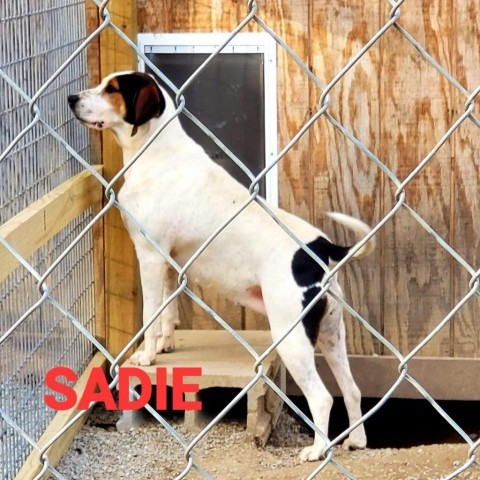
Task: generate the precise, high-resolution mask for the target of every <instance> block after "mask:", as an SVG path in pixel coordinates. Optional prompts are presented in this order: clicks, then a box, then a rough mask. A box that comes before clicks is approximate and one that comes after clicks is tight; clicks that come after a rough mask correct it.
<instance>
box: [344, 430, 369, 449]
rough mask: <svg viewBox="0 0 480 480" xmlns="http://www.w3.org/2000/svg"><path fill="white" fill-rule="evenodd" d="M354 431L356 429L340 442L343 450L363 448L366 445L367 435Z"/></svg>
mask: <svg viewBox="0 0 480 480" xmlns="http://www.w3.org/2000/svg"><path fill="white" fill-rule="evenodd" d="M355 432H356V430H354V431H353V432H352V433H351V434H350V436H349V437H347V439H346V440H345V441H344V442H343V443H342V448H343V449H344V450H363V449H364V448H365V447H366V446H367V437H366V436H365V434H362V433H361V432H360V433H355Z"/></svg>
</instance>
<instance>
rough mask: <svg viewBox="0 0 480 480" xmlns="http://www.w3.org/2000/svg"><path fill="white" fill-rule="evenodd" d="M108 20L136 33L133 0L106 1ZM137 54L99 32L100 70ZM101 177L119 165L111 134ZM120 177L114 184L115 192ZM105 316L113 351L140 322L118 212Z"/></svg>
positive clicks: (112, 218) (111, 220)
mask: <svg viewBox="0 0 480 480" xmlns="http://www.w3.org/2000/svg"><path fill="white" fill-rule="evenodd" d="M108 11H109V12H110V15H111V18H112V22H113V23H115V25H117V26H118V27H119V28H121V29H122V30H123V32H124V33H125V34H126V35H128V36H129V37H130V38H136V35H137V2H136V0H122V1H113V2H110V3H109V5H108ZM136 61H137V57H136V55H135V54H134V52H133V51H132V50H131V49H130V47H129V46H128V45H126V43H125V42H124V41H123V40H122V39H120V38H119V37H118V35H117V34H116V33H115V32H114V31H113V30H112V29H109V28H108V29H106V30H105V31H104V32H103V33H102V35H101V36H100V73H101V76H102V77H104V76H105V75H108V74H109V73H112V72H115V71H122V70H132V69H133V70H136ZM102 155H103V164H104V171H103V174H104V177H105V178H106V179H107V180H108V181H110V180H111V179H112V178H113V176H114V175H115V174H116V173H117V172H118V170H119V169H120V168H121V166H122V165H123V159H122V152H121V149H120V147H119V146H118V145H117V143H116V141H115V139H114V137H113V135H112V134H111V133H110V132H107V133H105V134H104V136H103V145H102ZM121 184H122V181H120V182H118V183H117V184H116V185H115V191H116V192H118V189H119V187H120V186H121ZM104 225H105V230H104V235H105V317H106V347H107V349H108V350H109V352H110V353H111V354H112V355H117V354H118V353H119V352H120V351H121V350H122V348H123V347H124V346H125V344H126V343H127V342H128V341H129V340H130V339H131V338H132V336H133V335H134V334H135V333H136V332H137V331H138V329H139V326H140V313H141V308H140V296H139V293H140V289H139V280H138V278H139V277H138V269H137V261H136V256H135V251H134V248H133V244H132V242H131V241H130V237H129V235H128V233H127V231H126V230H125V227H124V225H123V222H122V219H121V217H120V214H119V212H118V211H117V210H116V209H111V210H110V211H109V212H108V213H107V215H106V216H105V222H104Z"/></svg>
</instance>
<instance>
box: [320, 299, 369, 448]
mask: <svg viewBox="0 0 480 480" xmlns="http://www.w3.org/2000/svg"><path fill="white" fill-rule="evenodd" d="M330 327H333V328H330ZM318 344H319V346H320V349H321V350H322V353H323V354H324V356H325V359H326V361H327V363H328V365H329V367H330V368H331V370H332V373H333V375H334V377H335V380H336V381H337V383H338V386H339V388H340V391H341V392H342V395H343V399H344V402H345V407H346V409H347V413H348V419H349V423H350V425H353V424H354V423H355V422H357V421H358V420H359V419H360V418H361V416H362V411H361V408H360V402H361V393H360V390H359V388H358V387H357V385H356V383H355V380H354V379H353V376H352V373H351V371H350V365H349V363H348V356H347V348H346V344H345V324H344V323H343V315H342V307H341V306H340V305H339V304H336V305H335V306H333V308H332V309H331V311H330V312H329V313H328V314H327V315H326V316H325V318H324V319H323V320H322V323H321V327H320V335H319V338H318ZM366 444H367V437H366V435H365V428H364V426H363V423H362V424H361V425H359V426H358V427H357V428H356V429H355V430H353V431H352V432H351V433H350V435H349V436H348V438H347V439H346V440H345V441H344V443H343V448H345V449H347V450H348V449H356V448H365V447H366Z"/></svg>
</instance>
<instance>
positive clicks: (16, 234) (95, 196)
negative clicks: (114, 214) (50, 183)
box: [0, 166, 102, 281]
mask: <svg viewBox="0 0 480 480" xmlns="http://www.w3.org/2000/svg"><path fill="white" fill-rule="evenodd" d="M95 168H96V169H97V171H101V167H100V166H97V167H95ZM101 199H102V185H101V184H100V183H99V182H98V180H96V179H95V177H94V176H93V175H92V174H91V173H90V172H88V171H84V172H82V173H79V174H78V175H76V176H74V177H72V178H70V179H69V180H67V181H66V182H64V183H62V184H61V185H60V186H58V187H57V188H55V189H53V190H52V191H51V192H49V193H47V194H46V195H44V196H43V197H41V198H40V199H38V200H37V201H36V202H34V203H32V204H31V205H29V206H28V207H27V208H25V209H24V210H22V211H21V212H20V213H18V214H17V215H15V216H14V217H13V218H11V219H10V220H8V221H7V222H5V223H4V224H3V225H1V226H0V236H1V237H3V238H4V239H5V240H6V241H7V242H8V243H10V244H11V245H13V247H14V248H15V249H16V250H17V251H18V252H19V253H20V254H21V255H22V256H24V257H28V256H30V255H31V254H32V253H33V252H35V251H36V250H38V248H40V247H41V246H42V245H43V244H44V243H45V242H46V241H47V240H49V239H50V238H52V237H53V236H54V235H55V234H56V233H58V232H59V231H60V230H62V228H64V227H65V226H66V225H68V223H69V222H71V221H72V220H73V219H75V218H76V217H77V216H78V215H80V214H81V213H82V212H84V211H85V210H86V209H87V208H89V207H92V206H94V205H97V204H98V203H99V202H100V201H101ZM18 266H19V263H18V261H17V260H16V259H15V257H13V255H12V254H11V253H10V252H9V251H8V250H7V249H6V248H5V247H4V246H3V245H0V281H2V280H3V279H5V277H6V276H7V275H8V274H9V273H11V272H12V271H13V270H15V268H17V267H18Z"/></svg>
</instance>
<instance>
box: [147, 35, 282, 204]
mask: <svg viewBox="0 0 480 480" xmlns="http://www.w3.org/2000/svg"><path fill="white" fill-rule="evenodd" d="M224 39H225V35H221V34H159V35H156V34H142V35H139V44H140V47H141V49H142V51H143V52H144V53H145V55H146V57H147V58H148V59H149V60H150V61H151V62H152V63H153V64H154V65H155V66H156V67H158V68H159V69H160V71H161V72H162V73H163V74H164V75H166V76H167V77H168V78H169V79H170V81H171V82H172V83H173V84H174V85H175V86H177V87H181V86H182V85H183V84H184V83H185V82H186V81H187V80H188V79H189V78H190V76H191V75H192V74H193V73H194V72H195V71H196V70H197V68H198V67H200V66H201V65H202V64H203V62H204V61H205V60H206V59H207V58H208V57H209V55H210V53H212V52H213V51H214V50H215V48H216V46H217V45H219V44H220V43H221V42H222V41H224ZM275 53H276V44H275V41H274V40H273V39H272V38H271V37H270V36H269V35H266V34H255V33H252V34H251V33H246V34H240V35H237V36H236V37H235V38H234V39H233V40H232V43H230V44H229V45H227V47H226V48H225V49H224V50H223V51H222V53H221V54H219V55H217V56H216V57H214V58H213V60H212V61H211V62H210V63H209V64H208V65H207V67H206V68H205V69H204V70H203V71H202V72H200V74H199V75H198V76H197V77H196V78H195V79H194V80H193V82H192V83H191V84H190V85H189V86H188V88H187V89H186V90H185V92H184V96H185V100H186V108H187V109H188V110H189V111H190V112H191V113H192V114H193V115H194V116H195V117H197V118H198V119H199V120H200V121H201V122H202V123H203V124H204V125H205V126H206V127H207V128H208V129H209V130H210V131H211V132H212V133H213V134H214V135H215V136H216V137H217V138H218V139H219V140H220V141H221V142H223V143H224V144H225V146H226V147H227V148H228V149H230V150H231V151H232V152H233V153H234V154H235V155H236V156H237V157H238V158H239V159H240V160H241V161H242V162H243V163H244V164H245V165H246V166H247V167H248V169H249V170H250V171H251V172H252V173H253V174H254V175H257V174H258V173H260V172H261V171H262V170H263V169H264V168H265V167H266V166H267V165H270V164H271V163H272V162H273V161H274V160H275V157H276V153H277V152H276V145H277V122H276V78H275V76H276V55H275ZM140 69H141V70H143V71H147V72H149V73H152V72H151V69H150V68H149V67H148V66H147V65H145V63H144V62H143V61H142V62H141V63H140ZM157 78H158V77H157ZM158 80H159V82H160V83H161V84H162V85H163V86H165V87H166V89H167V91H169V92H171V90H170V89H169V87H168V86H166V85H165V83H164V82H163V81H162V80H161V79H158ZM172 96H173V93H172ZM180 121H181V123H182V126H183V128H184V129H185V130H186V132H187V133H188V134H189V135H190V136H191V137H192V138H194V139H195V140H196V141H197V142H198V143H199V144H200V145H202V147H203V148H204V149H205V151H206V152H207V154H208V155H209V156H210V158H212V159H213V160H214V161H216V162H217V163H219V164H220V165H222V166H223V167H224V168H225V169H226V170H227V171H228V172H229V173H230V174H231V175H233V176H234V177H235V178H236V179H237V180H238V181H240V182H241V183H242V184H243V185H245V186H247V187H248V186H249V185H250V179H249V178H248V176H247V175H246V174H245V172H243V171H242V169H241V168H240V167H238V166H237V165H236V164H235V162H234V161H233V160H232V159H231V158H229V157H228V155H227V154H226V153H225V152H224V151H223V150H222V149H221V148H220V147H219V146H217V145H216V144H215V143H214V141H213V140H212V139H211V138H209V137H208V136H207V134H206V133H204V132H203V131H202V130H201V129H200V128H199V127H198V126H196V125H195V124H194V123H193V122H192V121H191V120H190V119H189V118H187V117H186V116H185V115H180ZM277 185H278V183H277V170H276V167H274V168H272V170H271V171H270V172H269V173H268V174H267V177H266V178H265V179H264V180H262V182H261V184H260V187H261V188H260V193H261V195H262V196H264V197H266V198H267V200H268V201H269V202H271V203H273V204H275V205H276V204H277V203H278V186H277Z"/></svg>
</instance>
